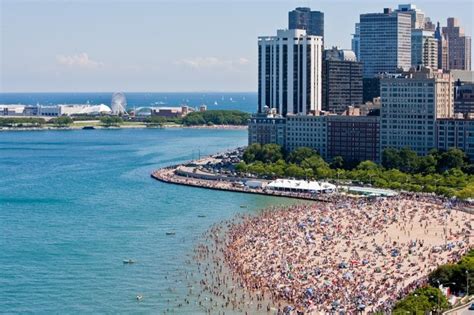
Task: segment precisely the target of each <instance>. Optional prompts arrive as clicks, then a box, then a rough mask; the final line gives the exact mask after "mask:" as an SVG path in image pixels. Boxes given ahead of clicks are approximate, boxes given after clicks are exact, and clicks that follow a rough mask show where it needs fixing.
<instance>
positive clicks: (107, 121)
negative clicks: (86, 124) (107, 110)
mask: <svg viewBox="0 0 474 315" xmlns="http://www.w3.org/2000/svg"><path fill="white" fill-rule="evenodd" d="M100 122H101V123H102V124H104V125H105V126H116V125H120V124H121V123H123V119H122V118H121V117H118V116H103V117H101V118H100Z"/></svg>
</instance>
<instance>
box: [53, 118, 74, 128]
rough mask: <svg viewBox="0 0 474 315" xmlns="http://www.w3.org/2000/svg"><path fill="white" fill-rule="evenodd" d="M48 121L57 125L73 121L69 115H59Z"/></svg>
mask: <svg viewBox="0 0 474 315" xmlns="http://www.w3.org/2000/svg"><path fill="white" fill-rule="evenodd" d="M49 123H51V124H54V125H57V126H68V125H70V124H72V123H73V120H72V118H71V117H69V116H59V117H56V118H53V119H51V120H50V121H49Z"/></svg>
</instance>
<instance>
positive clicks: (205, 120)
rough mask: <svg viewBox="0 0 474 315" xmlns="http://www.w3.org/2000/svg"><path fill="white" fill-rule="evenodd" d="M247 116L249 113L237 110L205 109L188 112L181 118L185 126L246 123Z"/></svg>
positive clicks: (248, 116)
mask: <svg viewBox="0 0 474 315" xmlns="http://www.w3.org/2000/svg"><path fill="white" fill-rule="evenodd" d="M249 118H250V114H249V113H245V112H242V111H239V110H207V111H204V112H192V113H189V114H188V115H186V116H185V117H184V118H183V119H182V123H183V124H184V125H186V126H195V125H210V124H212V125H246V124H247V121H248V120H249Z"/></svg>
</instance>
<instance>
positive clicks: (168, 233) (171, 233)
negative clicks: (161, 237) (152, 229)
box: [166, 232, 176, 235]
mask: <svg viewBox="0 0 474 315" xmlns="http://www.w3.org/2000/svg"><path fill="white" fill-rule="evenodd" d="M166 235H176V232H166Z"/></svg>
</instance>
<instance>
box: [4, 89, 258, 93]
mask: <svg viewBox="0 0 474 315" xmlns="http://www.w3.org/2000/svg"><path fill="white" fill-rule="evenodd" d="M117 92H122V93H173V94H174V93H176V94H178V93H257V92H258V91H124V90H117V91H75V92H73V91H69V92H68V91H16V92H14V91H9V92H3V91H0V94H20V93H21V94H27V93H35V94H46V93H58V94H60V93H61V94H79V93H117Z"/></svg>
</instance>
